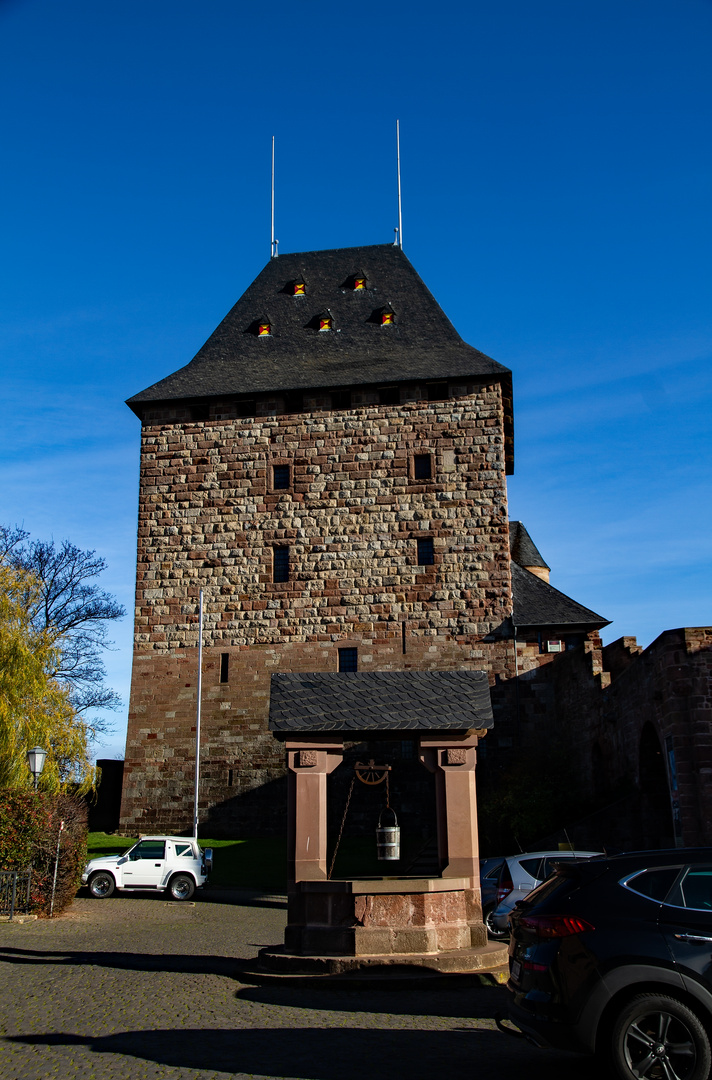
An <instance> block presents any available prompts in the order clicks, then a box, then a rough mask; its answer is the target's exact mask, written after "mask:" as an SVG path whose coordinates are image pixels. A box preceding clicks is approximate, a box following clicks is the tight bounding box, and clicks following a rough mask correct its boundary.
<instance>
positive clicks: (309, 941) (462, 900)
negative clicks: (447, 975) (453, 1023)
mask: <svg viewBox="0 0 712 1080" xmlns="http://www.w3.org/2000/svg"><path fill="white" fill-rule="evenodd" d="M260 961H261V963H262V964H263V965H264V966H265V967H267V968H269V970H271V971H274V972H282V973H285V974H286V973H289V974H298V973H302V974H340V973H342V972H347V971H354V970H356V969H358V968H369V967H375V966H384V965H386V966H388V965H399V966H401V965H408V966H411V967H420V968H424V969H430V970H433V971H439V972H472V971H491V970H493V969H494V968H498V967H501V966H502V965H503V964H505V963H506V962H507V950H506V949H503V948H502V947H501V946H492V945H488V943H487V932H486V930H485V927H484V926H483V924H482V907H481V903H480V890H479V888H473V883H472V879H471V878H391V879H383V878H377V879H372V880H368V879H366V880H348V881H300V882H297V883H296V884H295V885H293V886H292V887H291V890H290V894H289V917H288V925H287V928H286V931H285V935H284V947H283V948H282V949H263V950H262V952H261V953H260Z"/></svg>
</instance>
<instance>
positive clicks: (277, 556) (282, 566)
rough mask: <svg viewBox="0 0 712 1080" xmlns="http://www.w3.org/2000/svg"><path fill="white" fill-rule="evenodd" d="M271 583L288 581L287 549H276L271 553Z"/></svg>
mask: <svg viewBox="0 0 712 1080" xmlns="http://www.w3.org/2000/svg"><path fill="white" fill-rule="evenodd" d="M272 558H273V561H274V565H273V574H272V580H273V581H289V548H288V547H278V548H275V549H274V552H273V556H272Z"/></svg>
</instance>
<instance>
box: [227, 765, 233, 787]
mask: <svg viewBox="0 0 712 1080" xmlns="http://www.w3.org/2000/svg"><path fill="white" fill-rule="evenodd" d="M233 776H234V770H233V769H228V770H227V786H228V787H232V780H233Z"/></svg>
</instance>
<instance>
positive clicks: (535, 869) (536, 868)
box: [519, 856, 543, 881]
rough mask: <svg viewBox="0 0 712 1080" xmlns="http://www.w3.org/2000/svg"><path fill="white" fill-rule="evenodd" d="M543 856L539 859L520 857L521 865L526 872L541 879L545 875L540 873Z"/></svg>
mask: <svg viewBox="0 0 712 1080" xmlns="http://www.w3.org/2000/svg"><path fill="white" fill-rule="evenodd" d="M541 862H542V860H541V856H540V857H539V858H538V859H520V860H519V865H520V866H521V868H522V870H524V872H525V873H527V874H531V876H532V877H533V878H536V879H537V881H541V879H542V877H543V875H542V874H541V873H540V868H541Z"/></svg>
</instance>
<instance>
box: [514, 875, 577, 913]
mask: <svg viewBox="0 0 712 1080" xmlns="http://www.w3.org/2000/svg"><path fill="white" fill-rule="evenodd" d="M570 884H571V875H570V874H562V873H561V872H560V871H557V872H556V873H554V874H552V875H551V877H550V878H547V879H546V881H543V882H542V883H541V885H538V886H537V887H536V889H532V891H531V892H530V893H527V894H526V896H525V897H524V899H523V900H520V901H519V903H520V904H527V905H528V904H540V903H541V901H542V900H548V899H549V897H550V896H553V895H554V893H555V892H557V890H558V889H560V888H561V887H562V886H564V885H570Z"/></svg>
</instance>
